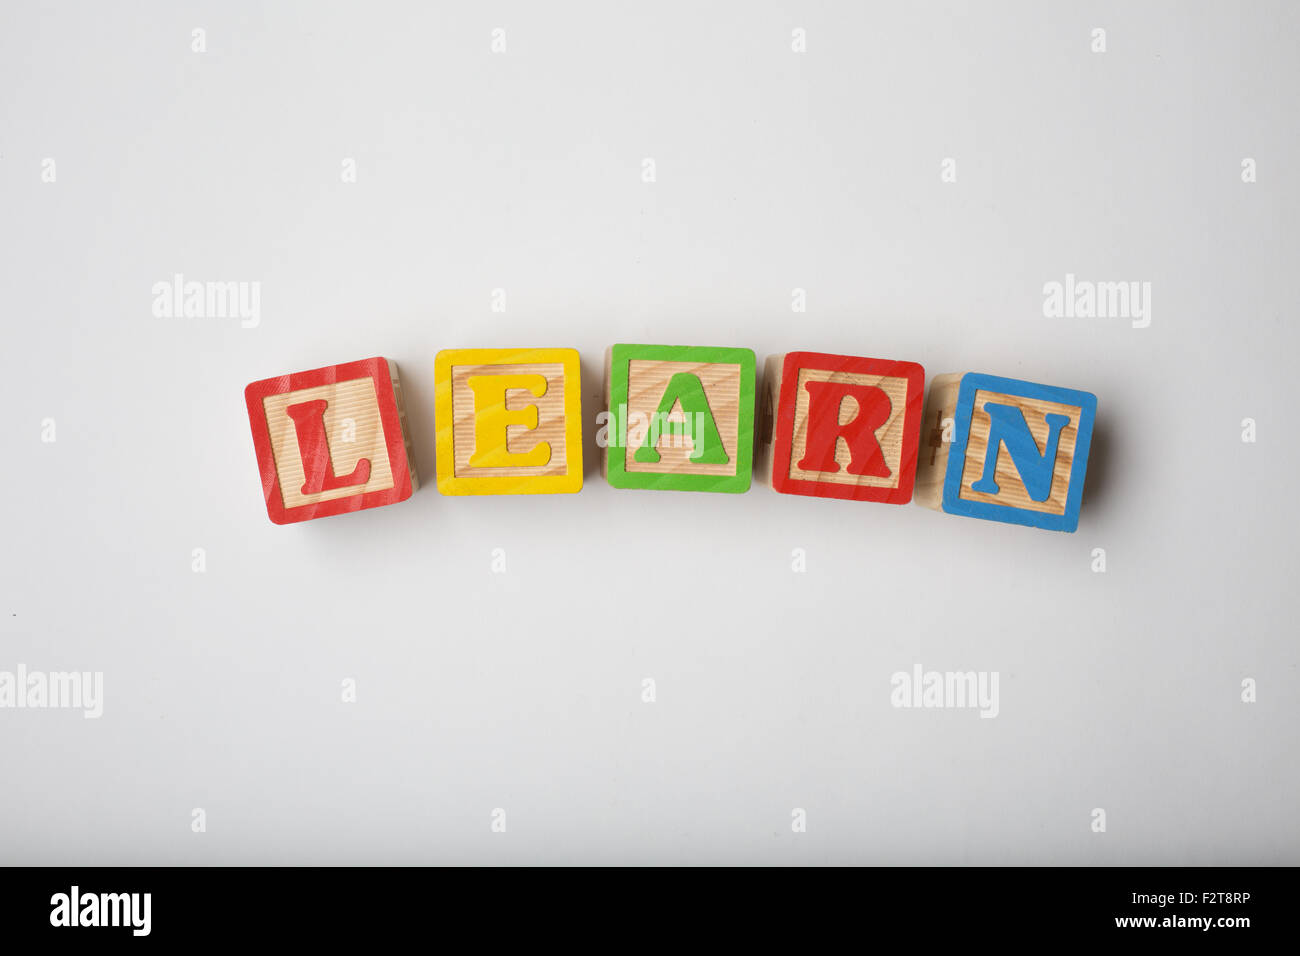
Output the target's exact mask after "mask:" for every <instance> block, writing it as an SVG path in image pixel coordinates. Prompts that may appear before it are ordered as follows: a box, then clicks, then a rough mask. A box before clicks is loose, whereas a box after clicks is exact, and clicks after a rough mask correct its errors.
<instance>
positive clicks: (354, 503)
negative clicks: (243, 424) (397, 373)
mask: <svg viewBox="0 0 1300 956" xmlns="http://www.w3.org/2000/svg"><path fill="white" fill-rule="evenodd" d="M357 378H369V379H370V380H371V381H372V382H373V383H374V385H375V394H376V396H377V397H378V399H379V420H380V422H381V423H382V424H383V426H384V445H385V446H386V447H387V449H388V465H389V468H391V469H392V473H393V481H394V482H395V484H394V485H393V487H392V488H386V489H385V490H383V491H370V492H367V493H365V494H359V495H349V496H348V497H346V498H334V499H333V500H331V501H321V502H318V503H316V504H311V505H299V506H298V507H296V508H286V507H285V506H284V496H283V495H282V494H281V493H280V477H279V475H278V474H277V473H276V470H275V456H274V454H273V453H272V452H271V431H270V428H269V427H268V426H267V423H266V411H265V408H264V406H263V401H264V400H265V399H266V397H267V396H269V395H282V394H284V393H285V392H296V391H298V390H299V389H304V388H315V387H316V386H318V385H333V384H334V383H335V382H346V381H350V380H352V379H357ZM244 401H245V403H246V404H247V405H248V423H249V425H250V426H251V427H252V429H253V447H254V449H256V451H257V466H258V469H259V470H260V471H261V474H262V493H263V496H264V497H265V498H266V513H267V514H268V515H270V517H271V520H272V521H274V522H275V523H276V524H293V523H294V522H296V521H310V520H311V519H313V518H325V517H328V516H329V515H337V514H344V513H345V512H348V511H360V510H362V509H363V508H378V507H380V506H382V505H391V504H396V503H397V502H399V501H405V500H406V499H407V498H409V497H411V472H410V470H409V469H408V468H407V463H406V447H405V444H404V443H403V440H402V423H401V420H400V418H399V417H398V414H397V399H396V398H395V397H394V395H393V379H392V377H391V376H390V375H389V374H388V360H387V359H384V358H368V359H362V360H361V361H359V362H346V363H344V364H342V365H327V366H325V367H324V368H314V369H312V370H311V371H309V372H294V373H293V374H291V375H281V376H279V377H278V378H266V379H262V380H261V381H260V382H253V383H252V384H251V385H249V386H248V387H247V388H246V389H244Z"/></svg>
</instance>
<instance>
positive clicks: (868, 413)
mask: <svg viewBox="0 0 1300 956" xmlns="http://www.w3.org/2000/svg"><path fill="white" fill-rule="evenodd" d="M764 379H765V381H764V385H763V405H762V411H761V412H760V415H759V427H760V431H761V434H762V435H763V437H764V441H763V442H762V443H761V444H762V445H764V446H765V448H766V450H767V451H768V453H769V454H768V456H767V460H766V461H765V462H763V463H762V465H761V472H762V474H761V477H762V478H763V479H765V480H766V481H767V482H769V483H770V484H771V485H772V487H773V488H774V489H775V490H776V491H779V492H781V493H782V494H787V495H815V496H818V497H823V498H849V499H852V500H855V501H882V502H886V503H888V504H895V505H901V504H907V502H909V501H911V500H912V487H913V484H914V483H915V480H916V458H917V451H918V448H919V447H920V440H921V410H922V400H923V397H924V391H925V370H924V369H923V368H921V366H920V365H918V364H917V363H916V362H895V361H889V360H886V359H874V358H860V357H856V356H851V355H831V354H828V353H825V352H787V353H785V354H784V355H774V356H772V357H770V358H769V359H768V360H767V363H766V367H765V369H764Z"/></svg>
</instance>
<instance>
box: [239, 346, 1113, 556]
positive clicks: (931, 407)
mask: <svg viewBox="0 0 1300 956" xmlns="http://www.w3.org/2000/svg"><path fill="white" fill-rule="evenodd" d="M924 388H925V372H924V370H923V369H922V368H921V366H920V365H918V364H917V363H915V362H900V361H891V360H884V359H874V358H862V357H855V356H848V355H831V354H827V353H824V352H788V353H786V354H784V355H777V356H772V357H771V358H769V359H768V360H767V362H766V364H765V368H764V375H763V387H762V389H761V391H760V389H759V388H758V383H757V368H756V362H755V358H754V353H753V352H752V351H750V350H749V349H743V348H702V347H695V346H664V345H615V346H613V347H612V348H610V350H609V351H608V353H607V354H606V362H605V408H606V411H605V413H604V414H603V415H602V416H601V417H600V419H599V421H600V426H601V427H600V432H599V434H598V435H597V443H598V444H599V445H600V446H601V449H602V452H601V470H602V473H603V474H604V475H605V478H606V480H607V481H608V482H609V484H611V485H613V486H614V487H616V488H645V489H665V490H675V491H714V492H743V491H747V490H748V489H749V485H750V478H751V475H752V474H755V473H756V474H758V476H759V478H760V480H761V481H763V482H764V483H766V484H769V485H770V486H771V487H772V488H773V489H774V490H776V491H778V492H781V493H782V494H790V495H814V496H817V497H824V498H843V499H851V500H855V501H876V502H883V503H886V504H906V503H907V502H909V501H911V500H913V495H914V494H915V499H916V501H917V502H918V503H920V504H923V505H926V506H928V507H931V508H936V509H938V510H941V511H944V512H947V513H949V514H961V515H968V516H971V517H976V518H986V519H989V520H993V521H1004V522H1010V523H1014V524H1024V525H1031V526H1034V527H1039V528H1049V529H1053V530H1058V531H1073V530H1075V528H1076V527H1077V526H1078V521H1079V509H1080V505H1081V501H1082V495H1083V482H1084V477H1085V471H1086V468H1087V461H1088V449H1089V445H1090V442H1091V437H1092V426H1093V419H1094V417H1095V415H1096V407H1097V399H1096V397H1095V396H1094V395H1092V394H1090V393H1088V392H1081V391H1076V390H1073V389H1066V388H1056V387H1053V386H1048V385H1036V384H1034V383H1031V382H1025V381H1020V380H1018V379H1009V378H998V377H996V376H992V375H983V374H978V373H974V372H968V373H958V374H950V375H940V376H938V377H937V378H935V379H933V380H932V382H931V384H930V395H929V401H928V403H925V405H924V411H923V410H922V409H923V397H924V396H923V393H924ZM245 399H246V402H247V405H248V416H249V421H250V423H251V425H252V430H253V442H254V445H255V447H256V451H257V459H258V465H259V467H260V469H261V475H262V490H263V494H264V497H265V499H266V507H267V512H268V513H269V514H270V517H271V520H272V521H274V522H276V523H277V524H286V523H290V522H295V521H306V520H309V519H311V518H320V517H324V516H326V515H332V514H339V513H341V512H344V511H357V510H360V509H362V508H373V507H377V506H379V505H386V504H393V503H394V502H398V501H404V500H405V499H407V498H409V497H410V496H411V494H412V492H413V491H414V490H415V489H416V488H417V487H418V479H417V477H416V473H415V463H414V457H413V455H412V452H411V439H410V429H409V427H408V425H407V421H406V410H405V406H404V403H403V398H402V388H401V384H400V382H399V380H398V374H397V367H396V365H395V364H394V363H392V362H390V361H388V360H387V359H382V358H373V359H366V360H364V361H360V362H350V363H347V364H344V365H332V366H329V367H326V368H320V369H315V370H313V371H310V372H300V373H297V374H294V375H284V376H280V377H278V378H271V379H265V380H263V381H260V382H254V383H253V384H251V385H249V386H248V388H247V389H246V390H245ZM434 413H435V424H436V429H435V430H436V436H437V458H436V462H437V483H438V490H439V491H440V492H442V493H443V494H446V495H481V494H551V493H562V492H576V491H580V490H581V489H582V421H581V419H582V397H581V374H580V363H579V357H578V353H577V352H576V351H575V350H573V349H453V350H445V351H442V352H439V353H438V355H437V357H436V359H435V361H434ZM756 413H757V422H756V420H755V419H756ZM756 432H757V441H756V434H755V433H756ZM756 452H757V466H756V465H755V459H756Z"/></svg>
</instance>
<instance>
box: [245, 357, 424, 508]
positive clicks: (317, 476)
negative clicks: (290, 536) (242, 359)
mask: <svg viewBox="0 0 1300 956" xmlns="http://www.w3.org/2000/svg"><path fill="white" fill-rule="evenodd" d="M244 398H245V400H246V402H247V404H248V421H249V424H250V426H251V427H252V429H253V446H254V448H255V449H256V451H257V465H258V468H259V470H260V471H261V475H262V493H263V496H264V497H265V499H266V511H267V514H269V515H270V517H271V520H272V521H274V522H275V523H276V524H291V523H293V522H295V521H309V520H311V519H312V518H323V517H325V516H327V515H336V514H342V513H343V512H346V511H360V510H361V509H363V508H377V507H379V506H381V505H391V504H394V503H396V502H398V501H405V500H406V499H407V498H409V497H411V494H412V492H414V491H415V489H416V488H418V487H419V479H418V478H417V477H416V473H415V459H414V456H413V454H412V449H411V442H410V438H409V434H410V433H409V429H408V428H407V424H406V407H405V403H404V402H403V400H402V386H401V382H400V380H399V379H398V375H397V365H396V363H394V362H391V361H389V360H388V359H383V358H370V359H363V360H361V361H359V362H347V363H344V364H343V365H329V366H326V367H325V368H317V369H312V370H311V371H310V372H296V373H294V374H292V375H281V376H279V377H277V378H268V379H263V380H262V381H260V382H254V383H253V384H251V385H249V386H248V387H247V388H246V389H245V390H244Z"/></svg>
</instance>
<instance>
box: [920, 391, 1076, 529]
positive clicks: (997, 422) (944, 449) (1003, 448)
mask: <svg viewBox="0 0 1300 956" xmlns="http://www.w3.org/2000/svg"><path fill="white" fill-rule="evenodd" d="M1096 415H1097V396H1095V395H1093V394H1092V393H1091V392H1081V391H1078V390H1076V389H1071V388H1057V387H1055V386H1052V385H1036V384H1034V383H1033V382H1023V381H1020V380H1018V379H1012V378H999V377H997V376H994V375H983V374H980V373H976V372H966V373H955V374H950V375H939V376H936V377H935V378H934V380H933V381H932V382H931V383H930V396H929V399H928V401H927V402H926V406H925V418H924V420H923V423H922V441H921V458H920V464H919V465H918V468H917V477H916V502H917V504H923V505H925V506H926V507H929V508H935V509H938V510H941V511H945V512H947V513H948V514H957V515H968V516H970V517H972V518H985V519H987V520H989V521H1005V522H1009V523H1011V524H1023V525H1030V526H1032V527H1035V528H1046V529H1049V530H1052V531H1074V530H1075V529H1076V528H1078V526H1079V509H1080V506H1081V504H1082V501H1083V482H1084V478H1085V476H1086V472H1087V467H1088V449H1089V446H1090V445H1091V444H1092V426H1093V421H1094V419H1095V418H1096Z"/></svg>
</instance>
